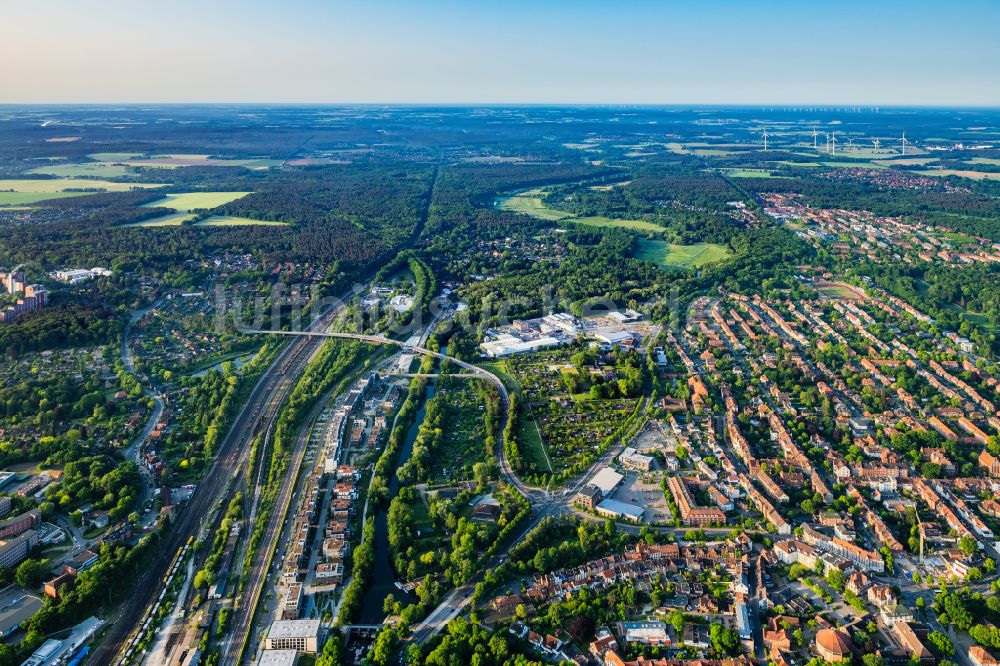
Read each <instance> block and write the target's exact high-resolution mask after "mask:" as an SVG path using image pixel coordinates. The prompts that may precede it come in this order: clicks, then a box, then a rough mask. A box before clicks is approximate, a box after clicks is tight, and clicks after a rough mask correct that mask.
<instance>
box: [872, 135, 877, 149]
mask: <svg viewBox="0 0 1000 666" xmlns="http://www.w3.org/2000/svg"><path fill="white" fill-rule="evenodd" d="M878 144H879V140H878V137H875V138H874V139H872V145H874V146H875V150H878Z"/></svg>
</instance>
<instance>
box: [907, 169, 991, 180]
mask: <svg viewBox="0 0 1000 666" xmlns="http://www.w3.org/2000/svg"><path fill="white" fill-rule="evenodd" d="M917 173H919V174H920V175H921V176H959V177H960V178H971V179H972V180H1000V173H987V172H985V171H960V170H958V169H926V170H924V171H918V172H917Z"/></svg>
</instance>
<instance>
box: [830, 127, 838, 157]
mask: <svg viewBox="0 0 1000 666" xmlns="http://www.w3.org/2000/svg"><path fill="white" fill-rule="evenodd" d="M830 145H831V146H832V147H833V152H832V153H831V154H832V155H836V154H837V132H836V131H835V132H834V133H833V136H832V137H831V138H830Z"/></svg>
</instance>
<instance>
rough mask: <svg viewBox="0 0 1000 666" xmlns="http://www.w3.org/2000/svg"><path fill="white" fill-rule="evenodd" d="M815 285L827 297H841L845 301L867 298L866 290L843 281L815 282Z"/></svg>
mask: <svg viewBox="0 0 1000 666" xmlns="http://www.w3.org/2000/svg"><path fill="white" fill-rule="evenodd" d="M813 287H814V288H815V289H816V291H818V292H819V293H820V294H822V295H823V296H826V297H827V298H833V299H839V300H843V301H864V300H867V299H866V296H865V293H864V291H862V290H861V289H859V288H858V287H855V286H853V285H849V284H845V283H843V282H815V283H813Z"/></svg>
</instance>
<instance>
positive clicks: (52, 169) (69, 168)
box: [28, 162, 130, 178]
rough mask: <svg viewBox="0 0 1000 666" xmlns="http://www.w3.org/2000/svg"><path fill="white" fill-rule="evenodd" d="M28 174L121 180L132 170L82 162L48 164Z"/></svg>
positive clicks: (119, 166)
mask: <svg viewBox="0 0 1000 666" xmlns="http://www.w3.org/2000/svg"><path fill="white" fill-rule="evenodd" d="M28 173H37V174H42V175H46V176H58V177H60V178H81V177H84V178H121V177H122V176H125V175H128V174H129V173H130V170H129V168H128V167H127V166H125V165H123V164H111V163H109V162H81V163H78V164H48V165H46V166H40V167H35V168H34V169H31V170H30V171H28Z"/></svg>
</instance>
